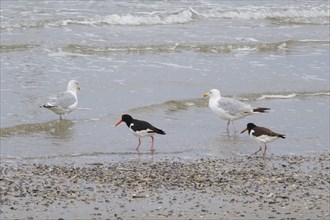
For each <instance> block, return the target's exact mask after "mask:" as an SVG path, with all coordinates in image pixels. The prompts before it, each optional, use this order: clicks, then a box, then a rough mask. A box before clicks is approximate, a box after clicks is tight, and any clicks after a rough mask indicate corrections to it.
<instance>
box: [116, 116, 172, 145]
mask: <svg viewBox="0 0 330 220" xmlns="http://www.w3.org/2000/svg"><path fill="white" fill-rule="evenodd" d="M122 122H125V123H126V125H127V127H129V129H130V131H131V132H132V134H133V135H135V136H136V137H138V138H139V144H138V145H137V147H136V150H137V151H138V150H139V147H140V145H141V137H145V136H150V137H151V139H152V143H151V148H150V150H151V151H154V137H153V136H154V135H155V134H162V135H164V134H166V133H165V132H164V131H163V130H161V129H158V128H156V127H154V126H152V125H151V124H150V123H148V122H146V121H141V120H137V119H134V118H132V116H130V115H127V114H124V115H122V116H121V119H120V120H119V121H118V122H117V124H115V127H117V126H118V125H119V124H120V123H122Z"/></svg>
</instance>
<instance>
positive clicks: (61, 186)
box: [0, 154, 330, 219]
mask: <svg viewBox="0 0 330 220" xmlns="http://www.w3.org/2000/svg"><path fill="white" fill-rule="evenodd" d="M329 186H330V155H328V154H321V155H313V156H285V157H271V158H268V159H267V160H266V161H264V160H263V159H261V158H252V159H247V158H245V157H238V158H228V159H217V158H203V159H199V160H192V161H186V162H183V163H181V162H173V161H163V162H143V161H141V162H137V161H134V162H122V163H108V164H85V165H82V166H74V165H63V166H58V165H45V164H20V165H17V164H9V163H6V164H4V163H2V164H1V181H0V187H1V198H0V199H1V219H49V218H52V219H266V218H273V219H281V218H293V219H328V218H329V217H330V216H329V212H330V210H329V209H330V198H329Z"/></svg>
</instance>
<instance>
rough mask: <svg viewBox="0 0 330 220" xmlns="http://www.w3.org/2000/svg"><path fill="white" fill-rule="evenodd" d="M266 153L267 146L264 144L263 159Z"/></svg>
mask: <svg viewBox="0 0 330 220" xmlns="http://www.w3.org/2000/svg"><path fill="white" fill-rule="evenodd" d="M266 151H267V145H266V144H265V150H264V154H263V158H264V159H265V158H266Z"/></svg>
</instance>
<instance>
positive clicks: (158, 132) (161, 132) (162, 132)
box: [156, 128, 166, 135]
mask: <svg viewBox="0 0 330 220" xmlns="http://www.w3.org/2000/svg"><path fill="white" fill-rule="evenodd" d="M156 133H157V134H162V135H164V134H166V133H165V131H163V130H161V129H158V128H157V130H156Z"/></svg>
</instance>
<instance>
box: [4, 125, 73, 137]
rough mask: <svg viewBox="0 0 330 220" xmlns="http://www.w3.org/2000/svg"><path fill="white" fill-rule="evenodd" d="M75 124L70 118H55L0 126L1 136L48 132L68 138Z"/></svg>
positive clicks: (51, 134) (54, 135) (53, 135)
mask: <svg viewBox="0 0 330 220" xmlns="http://www.w3.org/2000/svg"><path fill="white" fill-rule="evenodd" d="M73 124H74V123H73V122H72V121H69V120H62V121H59V120H54V121H49V122H45V123H33V124H20V125H15V126H12V127H5V128H0V137H10V136H15V135H29V134H33V133H41V132H46V133H47V134H50V136H52V137H55V138H58V139H67V138H69V137H71V136H72V132H71V129H72V126H73Z"/></svg>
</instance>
